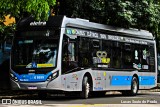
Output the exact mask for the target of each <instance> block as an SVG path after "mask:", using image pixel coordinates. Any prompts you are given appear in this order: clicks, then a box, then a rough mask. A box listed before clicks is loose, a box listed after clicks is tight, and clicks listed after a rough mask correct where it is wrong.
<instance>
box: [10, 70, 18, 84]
mask: <svg viewBox="0 0 160 107" xmlns="http://www.w3.org/2000/svg"><path fill="white" fill-rule="evenodd" d="M10 77H11V79H12V80H14V81H16V82H18V78H17V77H16V76H15V75H14V74H13V73H11V72H10Z"/></svg>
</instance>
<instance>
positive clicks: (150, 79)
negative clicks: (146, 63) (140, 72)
mask: <svg viewBox="0 0 160 107" xmlns="http://www.w3.org/2000/svg"><path fill="white" fill-rule="evenodd" d="M139 85H155V77H154V76H139Z"/></svg>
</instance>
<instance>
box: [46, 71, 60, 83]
mask: <svg viewBox="0 0 160 107" xmlns="http://www.w3.org/2000/svg"><path fill="white" fill-rule="evenodd" d="M58 72H59V71H56V72H54V73H53V74H52V75H50V76H49V77H48V78H47V81H51V80H54V79H55V78H57V77H58Z"/></svg>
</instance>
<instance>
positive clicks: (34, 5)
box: [0, 0, 56, 20]
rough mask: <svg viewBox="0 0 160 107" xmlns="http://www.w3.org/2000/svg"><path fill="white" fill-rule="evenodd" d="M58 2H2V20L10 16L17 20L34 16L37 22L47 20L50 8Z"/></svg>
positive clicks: (0, 9)
mask: <svg viewBox="0 0 160 107" xmlns="http://www.w3.org/2000/svg"><path fill="white" fill-rule="evenodd" d="M55 2H56V0H0V18H1V19H2V17H4V16H5V15H8V14H10V15H11V16H13V17H15V18H18V19H19V18H23V17H25V16H29V15H33V16H34V17H35V18H36V19H37V20H47V18H48V12H49V11H50V7H53V6H54V5H55Z"/></svg>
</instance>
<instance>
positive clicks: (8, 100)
mask: <svg viewBox="0 0 160 107" xmlns="http://www.w3.org/2000/svg"><path fill="white" fill-rule="evenodd" d="M2 104H12V100H11V99H2Z"/></svg>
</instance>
